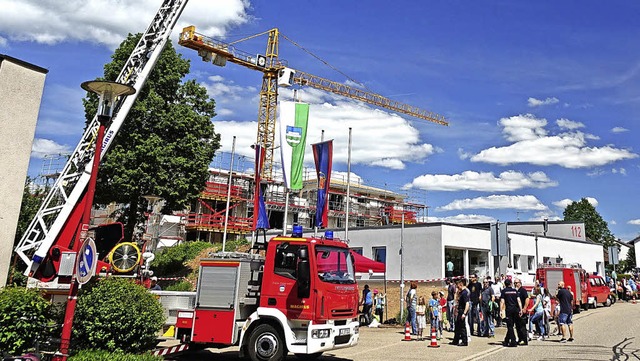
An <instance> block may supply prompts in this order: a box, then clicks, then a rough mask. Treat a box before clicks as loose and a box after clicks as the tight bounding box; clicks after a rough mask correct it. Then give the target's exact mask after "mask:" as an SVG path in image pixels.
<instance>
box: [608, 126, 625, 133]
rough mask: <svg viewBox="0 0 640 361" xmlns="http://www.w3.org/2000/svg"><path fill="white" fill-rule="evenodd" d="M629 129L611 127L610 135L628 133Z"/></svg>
mask: <svg viewBox="0 0 640 361" xmlns="http://www.w3.org/2000/svg"><path fill="white" fill-rule="evenodd" d="M628 131H629V129H627V128H623V127H613V128H611V133H624V132H628Z"/></svg>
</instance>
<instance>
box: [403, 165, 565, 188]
mask: <svg viewBox="0 0 640 361" xmlns="http://www.w3.org/2000/svg"><path fill="white" fill-rule="evenodd" d="M557 185H558V183H557V182H555V181H553V180H551V179H549V177H548V176H547V175H546V174H545V173H544V172H534V173H529V174H524V173H521V172H516V171H513V170H510V171H506V172H502V173H500V174H499V175H498V176H497V177H496V176H495V175H494V174H493V173H492V172H481V173H479V172H474V171H464V172H462V173H460V174H452V175H449V174H425V175H421V176H419V177H417V178H415V179H414V180H413V182H411V183H410V184H408V185H406V186H405V188H420V189H425V190H431V191H447V192H453V191H460V190H474V191H483V192H505V191H515V190H518V189H522V188H540V189H542V188H548V187H555V186H557Z"/></svg>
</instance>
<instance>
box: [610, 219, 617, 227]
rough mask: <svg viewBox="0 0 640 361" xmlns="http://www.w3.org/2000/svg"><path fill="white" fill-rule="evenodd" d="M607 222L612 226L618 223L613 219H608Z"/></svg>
mask: <svg viewBox="0 0 640 361" xmlns="http://www.w3.org/2000/svg"><path fill="white" fill-rule="evenodd" d="M609 224H610V225H612V226H615V225H616V224H618V222H616V221H615V220H614V219H612V220H610V221H609Z"/></svg>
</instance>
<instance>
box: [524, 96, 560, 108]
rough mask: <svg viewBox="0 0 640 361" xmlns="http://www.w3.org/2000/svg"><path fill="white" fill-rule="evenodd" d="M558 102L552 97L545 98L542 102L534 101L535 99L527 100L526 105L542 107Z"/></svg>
mask: <svg viewBox="0 0 640 361" xmlns="http://www.w3.org/2000/svg"><path fill="white" fill-rule="evenodd" d="M559 101H560V100H558V98H556V97H552V98H547V99H544V100H540V99H536V98H529V99H527V103H528V105H529V106H530V107H532V108H533V107H539V106H542V105H549V104H557V103H558V102H559Z"/></svg>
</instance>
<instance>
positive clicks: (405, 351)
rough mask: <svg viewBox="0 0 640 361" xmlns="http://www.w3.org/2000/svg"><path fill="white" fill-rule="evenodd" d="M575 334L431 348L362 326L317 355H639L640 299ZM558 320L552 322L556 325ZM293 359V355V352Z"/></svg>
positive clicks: (220, 354)
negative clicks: (566, 338)
mask: <svg viewBox="0 0 640 361" xmlns="http://www.w3.org/2000/svg"><path fill="white" fill-rule="evenodd" d="M574 321H575V335H574V338H575V339H576V340H575V341H574V342H573V343H566V344H561V343H560V342H559V340H560V338H559V337H552V338H551V339H550V340H548V341H531V342H530V344H529V346H526V347H525V346H520V347H517V348H505V347H502V346H501V341H502V339H503V338H504V335H505V333H506V329H505V328H498V329H497V330H496V338H492V339H487V338H478V337H473V338H472V340H471V342H470V345H469V346H468V347H460V346H452V345H449V344H448V342H449V341H450V339H451V338H452V337H453V334H452V333H449V332H445V335H444V336H445V338H444V339H443V340H441V341H440V343H439V344H440V347H439V348H429V347H427V346H428V345H429V344H430V341H429V340H425V341H410V342H406V341H402V339H403V338H404V330H403V329H401V328H367V327H364V328H362V329H361V335H360V343H359V344H358V346H356V347H353V348H348V349H342V350H336V351H333V352H330V353H325V354H324V355H322V357H320V358H319V359H318V360H321V361H342V360H358V361H360V360H362V361H370V360H371V361H373V360H389V361H391V360H403V361H405V360H424V359H425V358H431V357H435V358H437V359H438V360H439V361H441V360H460V361H466V360H496V361H505V360H518V361H527V360H640V339H639V338H640V304H631V303H624V302H621V303H616V304H614V305H613V306H611V307H608V308H605V307H600V308H598V309H595V310H589V311H583V312H581V313H580V314H578V315H574ZM554 327H555V325H553V324H552V326H551V328H552V329H553V328H554ZM290 358H291V359H293V357H290ZM175 359H176V360H194V361H198V360H212V359H215V360H219V361H225V360H237V359H238V350H237V348H228V349H223V350H213V349H208V350H205V351H201V352H198V353H195V354H190V355H184V356H181V357H177V358H175Z"/></svg>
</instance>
